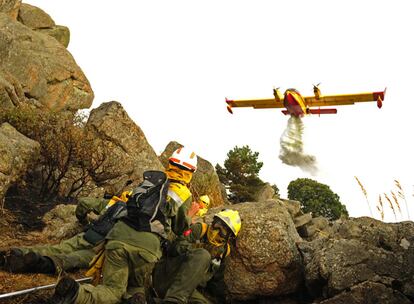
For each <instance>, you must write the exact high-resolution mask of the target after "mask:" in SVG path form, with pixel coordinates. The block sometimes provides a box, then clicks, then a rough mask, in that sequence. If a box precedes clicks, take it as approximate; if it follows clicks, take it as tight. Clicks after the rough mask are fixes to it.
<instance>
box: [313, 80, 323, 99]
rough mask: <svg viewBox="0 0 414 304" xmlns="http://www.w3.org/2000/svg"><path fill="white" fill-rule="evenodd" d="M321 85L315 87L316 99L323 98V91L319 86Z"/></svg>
mask: <svg viewBox="0 0 414 304" xmlns="http://www.w3.org/2000/svg"><path fill="white" fill-rule="evenodd" d="M320 84H321V83H320V82H319V83H318V84H317V85H313V94H314V95H315V98H316V99H319V98H320V97H321V90H320V89H319V85H320Z"/></svg>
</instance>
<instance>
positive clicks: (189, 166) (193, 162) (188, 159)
mask: <svg viewBox="0 0 414 304" xmlns="http://www.w3.org/2000/svg"><path fill="white" fill-rule="evenodd" d="M168 160H169V161H170V163H172V164H174V165H176V166H178V167H180V168H182V169H184V170H188V171H191V172H195V171H196V170H197V155H196V154H195V153H194V152H193V151H192V150H190V149H187V148H185V147H181V148H178V149H177V150H175V151H174V153H173V154H172V155H171V157H170V158H169V159H168Z"/></svg>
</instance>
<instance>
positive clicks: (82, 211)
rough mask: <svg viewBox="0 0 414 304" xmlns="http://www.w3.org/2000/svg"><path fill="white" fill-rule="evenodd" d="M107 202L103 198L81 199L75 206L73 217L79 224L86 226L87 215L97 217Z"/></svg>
mask: <svg viewBox="0 0 414 304" xmlns="http://www.w3.org/2000/svg"><path fill="white" fill-rule="evenodd" d="M107 203H108V200H107V199H105V198H95V197H81V198H80V199H79V200H78V205H77V206H76V210H75V215H76V218H77V219H78V221H79V222H80V223H81V224H83V225H84V224H88V222H89V221H88V213H90V212H93V213H95V214H96V215H99V214H100V213H101V212H102V210H104V209H105V207H106V205H107Z"/></svg>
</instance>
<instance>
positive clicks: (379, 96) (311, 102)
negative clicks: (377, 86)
mask: <svg viewBox="0 0 414 304" xmlns="http://www.w3.org/2000/svg"><path fill="white" fill-rule="evenodd" d="M384 97H385V90H384V91H383V92H371V93H359V94H342V95H322V96H319V98H317V97H316V96H304V97H303V98H304V99H305V103H306V105H307V106H308V107H323V106H339V105H351V104H354V103H356V102H370V101H376V102H377V105H378V107H379V108H381V106H382V101H383V100H384Z"/></svg>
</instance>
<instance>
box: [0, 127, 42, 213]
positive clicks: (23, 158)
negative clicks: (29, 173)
mask: <svg viewBox="0 0 414 304" xmlns="http://www.w3.org/2000/svg"><path fill="white" fill-rule="evenodd" d="M39 153H40V145H39V143H38V142H36V141H34V140H31V139H29V138H27V137H25V136H24V135H22V134H21V133H19V132H18V131H17V130H16V129H15V128H13V127H12V126H11V125H9V124H8V123H3V124H2V125H1V126H0V205H1V206H2V202H3V199H4V196H5V194H6V192H7V190H8V188H9V187H10V186H11V185H13V183H15V182H16V181H18V180H19V179H20V178H21V177H22V175H23V174H24V173H25V172H26V170H27V168H28V167H29V166H30V165H31V164H32V163H33V161H35V160H37V159H38V157H39Z"/></svg>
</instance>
